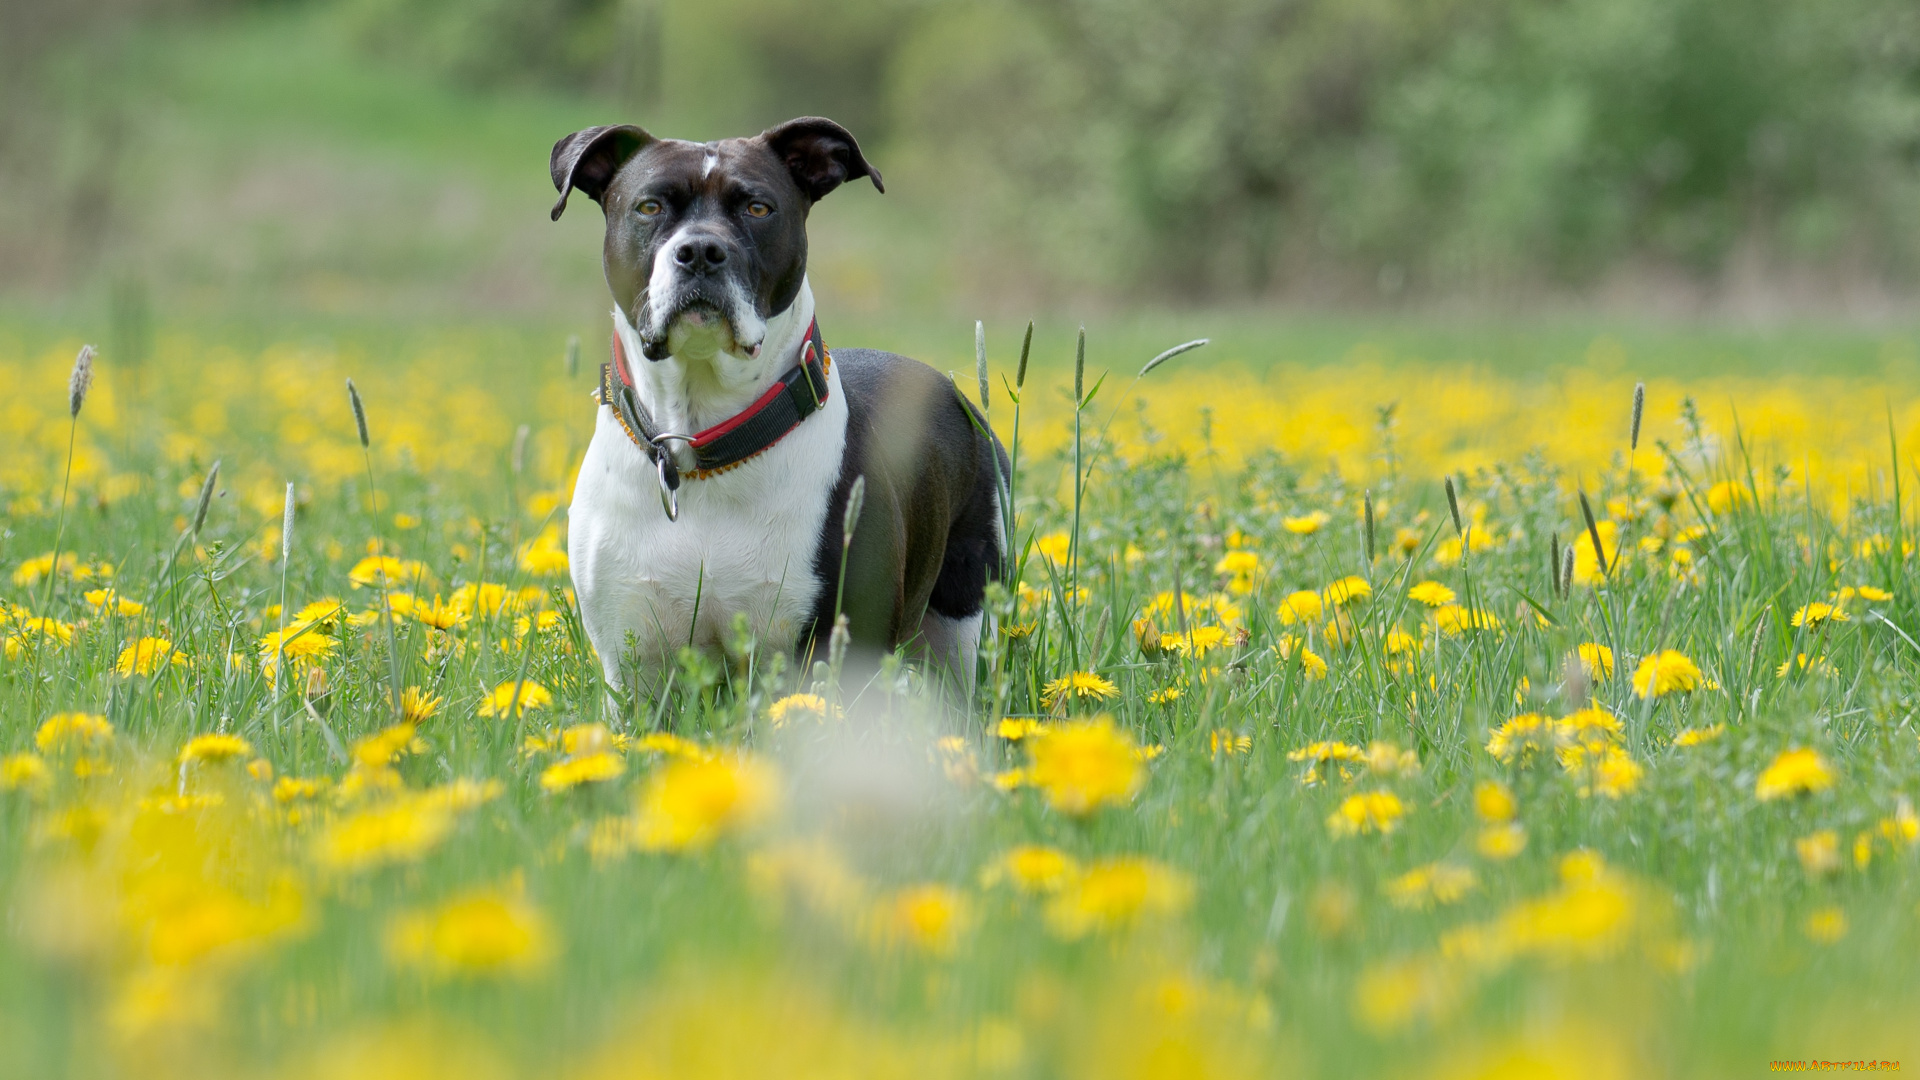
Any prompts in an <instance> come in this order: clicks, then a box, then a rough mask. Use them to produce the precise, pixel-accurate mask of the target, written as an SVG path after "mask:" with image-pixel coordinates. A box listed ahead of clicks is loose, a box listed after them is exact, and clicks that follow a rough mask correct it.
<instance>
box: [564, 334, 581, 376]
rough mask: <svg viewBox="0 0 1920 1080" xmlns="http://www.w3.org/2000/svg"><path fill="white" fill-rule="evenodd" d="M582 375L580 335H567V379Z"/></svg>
mask: <svg viewBox="0 0 1920 1080" xmlns="http://www.w3.org/2000/svg"><path fill="white" fill-rule="evenodd" d="M578 374H580V335H579V334H568V335H567V378H569V379H571V378H573V377H574V376H575V375H578Z"/></svg>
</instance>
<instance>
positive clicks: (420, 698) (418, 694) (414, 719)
mask: <svg viewBox="0 0 1920 1080" xmlns="http://www.w3.org/2000/svg"><path fill="white" fill-rule="evenodd" d="M446 703H447V699H446V698H443V697H440V696H438V695H435V694H430V693H428V692H427V691H425V690H423V689H421V688H420V687H418V686H409V687H407V688H406V689H405V690H402V691H401V692H400V719H402V720H405V721H406V722H407V723H409V724H418V723H421V722H423V721H426V720H431V719H432V718H433V717H434V716H436V715H437V714H438V713H439V712H440V706H442V705H445V704H446Z"/></svg>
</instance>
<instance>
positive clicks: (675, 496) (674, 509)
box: [647, 431, 693, 521]
mask: <svg viewBox="0 0 1920 1080" xmlns="http://www.w3.org/2000/svg"><path fill="white" fill-rule="evenodd" d="M671 439H679V440H680V441H681V442H683V443H686V444H687V445H689V446H691V445H693V436H691V435H681V434H679V433H678V432H673V431H663V432H661V433H659V434H658V435H655V436H653V437H652V438H651V439H648V440H647V441H648V442H650V443H652V444H653V463H654V464H655V465H656V466H658V468H659V474H660V508H661V509H662V510H665V511H666V512H667V520H668V521H679V520H680V466H679V464H678V463H677V462H675V461H674V460H673V452H672V451H670V450H668V449H667V446H666V444H667V442H668V441H669V440H671Z"/></svg>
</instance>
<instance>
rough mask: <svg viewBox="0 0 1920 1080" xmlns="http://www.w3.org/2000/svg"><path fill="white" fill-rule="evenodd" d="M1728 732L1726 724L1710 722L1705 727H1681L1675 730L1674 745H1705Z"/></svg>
mask: <svg viewBox="0 0 1920 1080" xmlns="http://www.w3.org/2000/svg"><path fill="white" fill-rule="evenodd" d="M1726 733H1727V725H1725V724H1708V725H1707V726H1706V727H1703V728H1681V729H1680V730H1679V731H1676V732H1674V735H1673V745H1675V746H1679V747H1687V746H1704V745H1705V744H1707V743H1710V742H1712V741H1713V740H1715V739H1717V738H1719V737H1720V736H1722V735H1725V734H1726Z"/></svg>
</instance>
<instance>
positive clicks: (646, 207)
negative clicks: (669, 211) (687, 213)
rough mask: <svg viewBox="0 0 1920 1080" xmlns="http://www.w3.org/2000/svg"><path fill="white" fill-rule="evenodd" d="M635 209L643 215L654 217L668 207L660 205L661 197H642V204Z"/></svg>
mask: <svg viewBox="0 0 1920 1080" xmlns="http://www.w3.org/2000/svg"><path fill="white" fill-rule="evenodd" d="M634 209H635V210H638V211H639V212H640V215H641V216H642V217H652V216H654V215H655V214H658V213H659V212H660V211H662V210H664V209H666V208H665V207H664V206H661V205H660V200H659V199H641V200H640V204H639V205H638V206H635V207H634Z"/></svg>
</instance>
